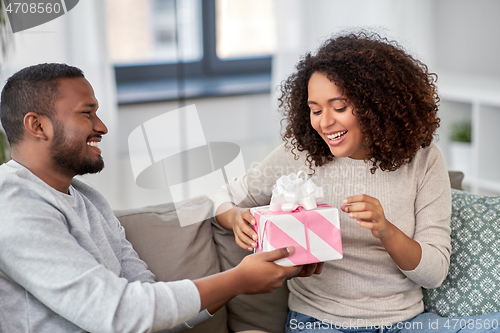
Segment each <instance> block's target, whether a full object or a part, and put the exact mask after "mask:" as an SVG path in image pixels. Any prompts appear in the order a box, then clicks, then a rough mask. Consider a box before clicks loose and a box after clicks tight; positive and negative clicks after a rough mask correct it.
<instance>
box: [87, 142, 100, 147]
mask: <svg viewBox="0 0 500 333" xmlns="http://www.w3.org/2000/svg"><path fill="white" fill-rule="evenodd" d="M87 145H89V146H92V147H96V148H99V142H97V141H88V142H87Z"/></svg>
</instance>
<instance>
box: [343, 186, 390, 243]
mask: <svg viewBox="0 0 500 333" xmlns="http://www.w3.org/2000/svg"><path fill="white" fill-rule="evenodd" d="M343 203H344V204H343V205H342V207H340V209H341V210H342V211H343V212H346V213H348V214H349V217H350V218H352V219H355V220H356V222H357V223H358V224H359V225H360V226H361V227H363V228H366V229H370V230H371V232H372V235H373V236H374V237H376V238H378V239H380V240H382V241H383V240H384V239H386V238H387V237H389V234H390V232H391V229H392V226H393V225H392V223H390V222H389V221H387V219H386V218H385V215H384V209H383V208H382V205H381V204H380V201H378V199H377V198H374V197H371V196H369V195H366V194H358V195H355V196H352V197H348V198H346V199H344V202H343Z"/></svg>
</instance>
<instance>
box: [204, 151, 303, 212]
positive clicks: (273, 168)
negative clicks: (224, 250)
mask: <svg viewBox="0 0 500 333" xmlns="http://www.w3.org/2000/svg"><path fill="white" fill-rule="evenodd" d="M301 161H302V160H301ZM300 170H304V171H306V172H309V171H310V170H308V169H307V167H306V166H305V164H302V163H301V162H300V161H298V160H295V158H294V155H293V154H292V153H291V152H289V151H286V150H285V147H284V146H283V145H281V146H279V147H277V148H276V149H275V150H274V151H272V152H271V153H270V154H269V155H268V156H267V157H266V158H265V159H264V160H263V161H262V162H261V163H259V164H258V165H257V166H256V167H254V168H251V169H249V170H248V171H247V173H246V174H245V175H241V176H240V177H238V178H235V179H229V185H227V186H223V187H222V188H221V189H220V190H219V191H218V192H217V194H216V195H215V198H214V207H215V208H216V209H217V208H218V207H219V206H220V205H221V204H222V203H224V202H233V203H234V204H236V205H238V206H239V207H244V208H250V207H257V206H264V205H269V202H270V201H271V195H272V190H273V187H274V184H276V180H278V178H280V177H281V176H282V175H288V174H290V173H292V172H294V173H298V172H299V171H300Z"/></svg>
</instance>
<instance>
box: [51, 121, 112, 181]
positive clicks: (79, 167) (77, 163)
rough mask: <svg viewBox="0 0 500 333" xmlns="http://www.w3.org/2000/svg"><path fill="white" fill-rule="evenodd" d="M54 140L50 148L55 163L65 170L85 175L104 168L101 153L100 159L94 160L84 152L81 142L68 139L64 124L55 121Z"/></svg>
mask: <svg viewBox="0 0 500 333" xmlns="http://www.w3.org/2000/svg"><path fill="white" fill-rule="evenodd" d="M54 138H55V139H54V142H53V143H52V145H51V147H50V150H51V152H52V158H53V160H54V162H55V164H56V165H57V166H58V167H59V168H61V169H62V170H64V171H67V172H69V173H71V174H74V175H85V174H87V173H97V172H99V171H101V170H102V169H103V168H104V160H103V159H102V157H101V156H100V155H99V160H98V161H92V160H90V159H89V158H86V157H83V158H82V157H80V155H81V154H82V148H81V144H80V143H78V142H76V141H68V140H67V139H66V135H65V134H64V130H63V126H62V125H61V124H60V123H58V122H57V121H55V122H54Z"/></svg>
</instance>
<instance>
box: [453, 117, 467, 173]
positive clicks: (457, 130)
mask: <svg viewBox="0 0 500 333" xmlns="http://www.w3.org/2000/svg"><path fill="white" fill-rule="evenodd" d="M450 134H451V135H450V140H451V142H450V162H451V165H450V169H451V170H456V171H462V172H463V173H464V178H470V177H471V176H472V166H471V161H472V143H471V142H472V125H471V123H470V121H461V122H456V123H454V124H453V125H452V127H451V132H450Z"/></svg>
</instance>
